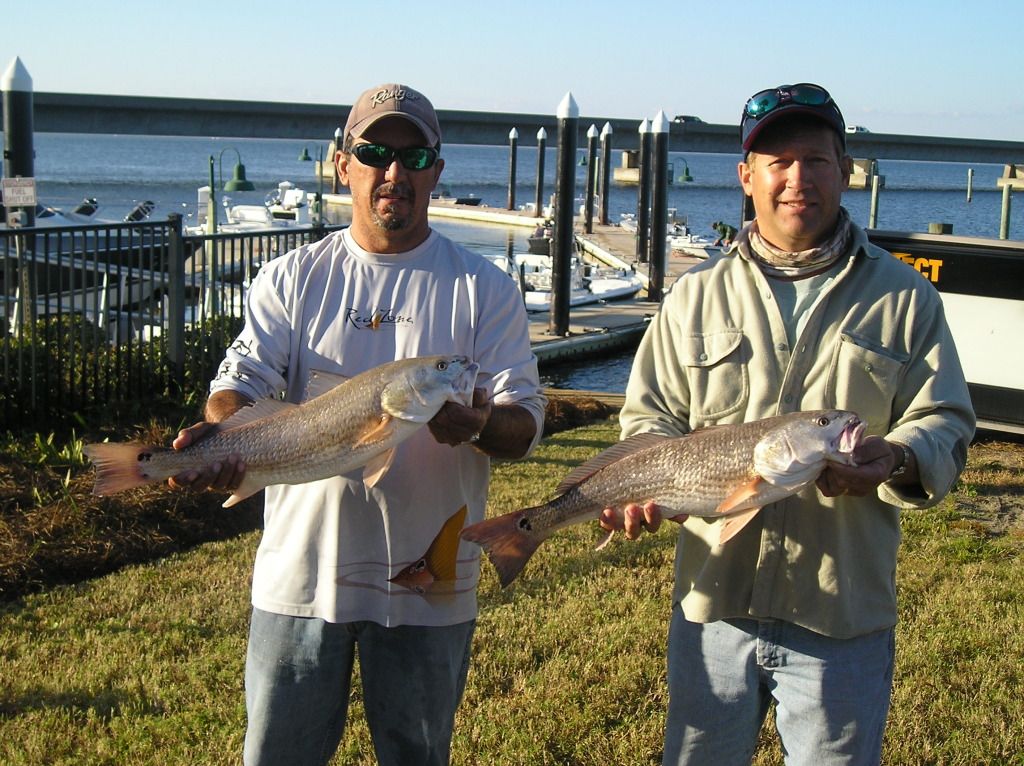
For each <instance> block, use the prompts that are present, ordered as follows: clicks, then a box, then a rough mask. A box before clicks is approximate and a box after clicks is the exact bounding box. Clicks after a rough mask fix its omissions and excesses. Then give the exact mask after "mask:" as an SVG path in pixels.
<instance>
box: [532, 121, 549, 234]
mask: <svg viewBox="0 0 1024 766" xmlns="http://www.w3.org/2000/svg"><path fill="white" fill-rule="evenodd" d="M547 143H548V132H547V131H546V130H544V128H541V129H540V130H538V131H537V198H536V200H535V201H534V209H533V214H534V215H535V216H537V217H538V218H543V217H544V200H543V196H544V152H545V149H546V148H547Z"/></svg>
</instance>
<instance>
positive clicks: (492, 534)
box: [462, 509, 545, 588]
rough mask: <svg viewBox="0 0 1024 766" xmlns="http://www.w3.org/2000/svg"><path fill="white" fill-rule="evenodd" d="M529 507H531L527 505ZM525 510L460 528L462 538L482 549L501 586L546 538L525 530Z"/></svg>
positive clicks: (504, 585)
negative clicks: (492, 566)
mask: <svg viewBox="0 0 1024 766" xmlns="http://www.w3.org/2000/svg"><path fill="white" fill-rule="evenodd" d="M527 510H532V509H527ZM525 512H526V511H516V512H514V513H506V514H505V515H503V516H498V517H497V518H494V519H488V520H487V521H481V522H479V523H477V524H470V525H469V526H468V527H466V528H465V529H463V530H462V539H463V540H469V541H470V542H474V543H476V544H477V545H479V546H480V547H482V548H483V549H484V550H485V551H487V557H488V558H489V559H490V560H491V564H493V565H494V569H495V570H496V571H497V573H498V581H499V582H500V583H501V587H502V588H507V587H508V585H509V583H511V582H512V581H513V580H514V579H516V577H517V576H518V575H519V573H520V572H522V571H523V567H525V566H526V562H527V561H529V560H530V556H532V555H533V552H534V551H536V550H537V548H538V547H539V546H540V544H541V543H542V542H544V540H545V538H543V537H541V538H537V537H535V536H534V535H531V534H527V531H528V527H527V528H526V529H524V527H523V526H522V524H523V522H524V521H526V520H525V519H524V516H523V514H524V513H525Z"/></svg>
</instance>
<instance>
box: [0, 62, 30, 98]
mask: <svg viewBox="0 0 1024 766" xmlns="http://www.w3.org/2000/svg"><path fill="white" fill-rule="evenodd" d="M0 90H2V91H4V92H8V91H22V92H25V93H31V92H32V77H31V75H29V73H28V70H27V69H25V65H24V64H22V63H21V59H20V58H18V57H17V56H15V57H14V61H12V62H11V64H10V66H8V67H7V70H6V71H5V72H4V76H3V78H2V79H0Z"/></svg>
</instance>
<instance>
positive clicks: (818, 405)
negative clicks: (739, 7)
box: [602, 83, 975, 766]
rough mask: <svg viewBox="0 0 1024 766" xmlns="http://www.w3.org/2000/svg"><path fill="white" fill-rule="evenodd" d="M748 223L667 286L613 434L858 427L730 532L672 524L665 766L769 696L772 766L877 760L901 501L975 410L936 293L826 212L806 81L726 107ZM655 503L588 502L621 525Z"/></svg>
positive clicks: (747, 739)
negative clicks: (832, 412)
mask: <svg viewBox="0 0 1024 766" xmlns="http://www.w3.org/2000/svg"><path fill="white" fill-rule="evenodd" d="M740 129H741V143H742V148H743V152H744V157H743V161H742V162H740V163H739V166H738V172H739V179H740V183H741V184H742V186H743V190H744V191H745V192H746V193H747V194H749V195H750V197H751V198H752V200H753V205H754V212H755V219H754V220H753V221H752V222H751V223H750V224H749V225H748V226H746V227H745V228H744V229H742V230H741V231H740V232H739V234H738V235H737V237H736V240H735V242H734V245H733V247H732V248H731V249H729V250H728V251H727V252H725V253H723V254H722V255H721V256H716V257H713V258H711V259H709V260H708V261H706V262H704V263H702V264H701V265H699V266H697V267H695V268H693V269H691V270H690V271H688V272H687V273H686V274H685V275H683V276H682V277H681V278H680V279H679V280H678V281H677V282H676V283H675V284H674V285H673V287H672V289H671V291H670V292H669V293H668V295H666V297H665V300H664V303H663V305H662V307H661V310H660V312H659V313H658V316H657V317H656V318H655V320H654V321H653V322H652V323H651V326H650V328H649V329H648V331H647V333H646V335H645V337H644V339H643V341H642V343H641V345H640V348H639V350H638V352H637V355H636V359H635V361H634V364H633V369H632V373H631V376H630V380H629V384H628V387H627V390H626V402H625V405H624V407H623V409H622V412H621V415H620V422H621V424H622V435H623V437H624V438H625V437H628V436H632V435H634V434H637V433H642V432H653V433H660V434H665V435H668V436H682V435H684V434H686V433H689V432H690V431H692V430H694V429H697V428H703V427H706V426H711V425H715V424H726V423H729V424H736V423H743V422H749V421H752V420H758V419H760V418H765V417H770V416H774V415H781V414H784V413H789V412H796V411H802V410H817V409H825V408H839V409H846V410H852V411H854V412H856V413H857V414H858V415H859V416H860V418H861V419H862V420H863V421H864V422H865V423H866V426H867V427H866V432H865V436H864V438H863V439H862V440H861V442H860V444H859V445H858V447H857V448H856V450H855V452H854V457H855V459H856V463H857V464H856V466H843V465H838V464H830V467H829V468H826V469H825V471H824V472H823V473H822V474H821V476H820V477H819V478H818V481H817V486H816V487H814V486H811V487H808V488H806V489H804V490H803V491H801V492H800V493H798V494H797V495H796V496H794V497H791V498H789V499H787V500H784V501H781V502H779V503H774V504H772V505H769V506H767V507H765V508H764V509H763V510H762V511H761V512H760V513H759V514H758V515H757V516H756V517H755V519H754V520H753V521H752V522H751V523H749V524H748V525H747V526H746V527H745V528H744V529H743V530H742V531H741V532H739V533H738V534H737V535H736V536H735V537H734V538H733V539H731V540H729V541H728V542H726V543H724V544H720V543H719V532H720V530H719V527H720V525H721V524H722V523H723V522H722V521H721V520H719V521H714V522H709V521H707V520H705V519H700V518H685V517H681V518H677V519H675V520H676V521H680V522H681V524H682V526H681V528H680V534H679V541H678V544H677V549H676V565H675V568H676V572H675V590H674V594H673V611H672V622H671V628H670V631H669V639H668V684H669V710H668V718H667V723H666V732H665V750H664V756H663V758H664V760H663V764H666V765H669V764H670V765H671V766H677V765H678V764H716V766H720V765H728V764H748V763H750V761H751V758H752V757H753V755H754V751H755V748H756V745H757V739H758V732H759V730H760V728H761V725H762V723H763V721H764V719H765V717H766V714H767V712H768V709H769V707H770V706H771V705H773V704H774V705H775V719H776V728H777V730H778V733H779V736H780V738H781V740H782V746H783V750H784V752H785V756H786V762H787V764H811V763H813V764H815V766H831V765H832V764H877V763H878V762H879V761H880V759H881V752H882V734H883V731H884V729H885V722H886V717H887V714H888V709H889V696H890V691H891V687H892V677H893V662H894V656H895V649H894V626H895V624H896V614H897V612H896V551H897V547H898V545H899V540H900V509H910V508H926V507H929V506H932V505H934V504H936V503H937V502H939V501H940V500H941V499H942V498H943V497H944V496H945V495H946V493H947V492H948V491H949V489H950V488H951V487H952V485H953V483H954V482H955V481H956V479H957V477H958V476H959V474H960V471H961V470H962V469H963V466H964V463H965V461H966V455H967V446H968V444H969V443H970V440H971V437H972V435H973V433H974V424H975V420H974V412H973V410H972V408H971V402H970V398H969V397H968V393H967V385H966V383H965V382H964V377H963V372H962V370H961V367H960V362H959V358H958V356H957V352H956V348H955V347H954V345H953V340H952V337H951V335H950V332H949V328H948V327H947V325H946V320H945V317H944V315H943V311H942V303H941V300H940V298H939V295H938V293H937V292H936V291H935V289H934V288H933V287H932V286H931V285H930V284H929V283H928V282H927V281H926V280H925V279H922V278H921V276H920V275H919V274H918V273H917V272H916V271H914V269H912V268H911V267H909V266H907V265H906V264H904V263H902V262H901V261H899V260H897V259H896V258H893V257H892V256H891V255H890V254H889V253H887V252H886V251H884V250H881V249H880V248H878V247H875V246H873V245H872V244H870V243H869V242H868V238H867V235H866V234H865V232H864V231H863V230H862V229H861V228H860V227H859V226H857V225H856V224H854V223H853V222H852V221H851V220H850V216H849V215H848V214H847V212H846V210H845V209H844V208H843V207H842V205H841V197H842V193H843V190H844V189H845V188H846V186H847V183H848V181H849V177H850V158H849V157H848V156H847V155H846V149H845V135H846V134H845V123H844V121H843V116H842V113H841V112H840V111H839V107H838V106H837V105H836V104H835V102H834V101H833V100H832V98H831V96H830V95H829V93H828V92H827V91H826V90H825V89H824V88H821V87H820V86H818V85H814V84H811V83H801V84H798V85H782V86H780V87H778V88H769V89H767V90H763V91H760V92H758V93H757V94H755V95H754V96H753V97H752V98H750V99H749V100H748V101H747V103H746V105H745V107H744V110H743V115H742V118H741V124H740ZM660 521H661V512H660V510H659V509H658V508H657V506H655V505H653V504H648V505H646V506H644V507H640V506H635V505H634V506H630V507H627V508H626V509H625V511H624V512H623V513H621V514H617V513H615V512H614V511H612V510H611V509H609V510H606V511H605V512H604V514H603V515H602V523H603V524H604V525H605V526H606V527H607V528H619V529H622V528H624V529H625V531H626V534H627V536H628V537H631V538H632V537H636V536H638V535H639V534H640V533H641V530H642V529H644V528H646V529H648V530H651V529H656V528H657V526H658V524H659V523H660Z"/></svg>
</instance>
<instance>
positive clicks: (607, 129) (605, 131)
mask: <svg viewBox="0 0 1024 766" xmlns="http://www.w3.org/2000/svg"><path fill="white" fill-rule="evenodd" d="M611 134H612V124H611V123H610V122H606V123H605V124H604V127H603V128H601V137H602V138H604V137H605V136H610V135H611Z"/></svg>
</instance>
